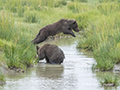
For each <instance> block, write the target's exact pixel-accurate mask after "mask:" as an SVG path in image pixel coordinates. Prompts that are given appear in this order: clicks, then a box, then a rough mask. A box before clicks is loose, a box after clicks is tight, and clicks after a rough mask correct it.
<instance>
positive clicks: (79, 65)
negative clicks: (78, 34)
mask: <svg viewBox="0 0 120 90" xmlns="http://www.w3.org/2000/svg"><path fill="white" fill-rule="evenodd" d="M49 42H50V41H49ZM51 42H52V41H51ZM52 43H54V44H56V45H58V46H59V47H60V48H61V49H62V50H63V52H64V54H65V57H66V58H65V60H64V62H63V64H61V65H50V64H45V60H43V61H40V63H38V64H37V65H35V66H34V67H31V68H28V69H27V71H26V72H25V73H23V74H19V73H6V84H5V85H3V86H0V90H120V86H118V87H116V88H115V87H103V86H101V85H100V83H99V78H100V76H101V73H99V72H94V71H92V69H91V68H92V65H93V63H95V60H94V59H93V58H92V55H91V53H89V52H85V53H83V52H82V51H78V50H77V49H76V39H73V38H72V39H69V38H66V39H64V40H63V39H62V40H59V41H58V40H56V41H53V42H52Z"/></svg>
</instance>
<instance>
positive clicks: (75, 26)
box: [68, 19, 80, 32]
mask: <svg viewBox="0 0 120 90" xmlns="http://www.w3.org/2000/svg"><path fill="white" fill-rule="evenodd" d="M68 23H69V26H70V28H72V29H73V30H74V31H75V32H79V31H80V30H79V29H78V25H77V22H76V20H75V19H70V20H68Z"/></svg>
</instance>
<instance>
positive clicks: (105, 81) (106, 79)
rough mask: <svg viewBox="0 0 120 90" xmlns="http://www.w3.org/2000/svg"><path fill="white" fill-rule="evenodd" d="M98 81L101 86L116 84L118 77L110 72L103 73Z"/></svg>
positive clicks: (117, 83)
mask: <svg viewBox="0 0 120 90" xmlns="http://www.w3.org/2000/svg"><path fill="white" fill-rule="evenodd" d="M100 83H101V84H102V85H103V86H118V85H119V79H118V76H115V75H112V74H111V73H106V74H104V75H103V77H102V79H101V80H100Z"/></svg>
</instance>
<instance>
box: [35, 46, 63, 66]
mask: <svg viewBox="0 0 120 90" xmlns="http://www.w3.org/2000/svg"><path fill="white" fill-rule="evenodd" d="M36 49H37V54H38V59H39V60H43V59H44V58H45V59H46V62H47V63H50V64H61V63H63V60H64V58H65V56H64V53H63V51H62V50H61V49H60V48H59V47H58V46H56V45H52V44H45V45H44V46H42V47H41V48H40V47H38V46H36Z"/></svg>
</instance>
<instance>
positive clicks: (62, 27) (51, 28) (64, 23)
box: [32, 19, 79, 44]
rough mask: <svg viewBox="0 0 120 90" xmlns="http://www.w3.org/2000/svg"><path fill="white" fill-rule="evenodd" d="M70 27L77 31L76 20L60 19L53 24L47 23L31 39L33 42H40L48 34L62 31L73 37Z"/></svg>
mask: <svg viewBox="0 0 120 90" xmlns="http://www.w3.org/2000/svg"><path fill="white" fill-rule="evenodd" d="M72 29H73V30H74V31H75V32H79V29H78V25H77V22H76V20H74V19H61V20H59V21H58V22H55V23H53V24H50V25H47V26H45V27H43V28H42V29H41V30H40V31H39V33H38V35H37V36H36V38H35V39H34V40H32V42H33V43H34V44H38V43H41V42H43V41H45V40H46V39H47V37H48V36H54V35H56V34H58V33H62V32H63V33H64V34H70V35H72V36H73V37H75V34H74V33H73V31H72Z"/></svg>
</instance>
